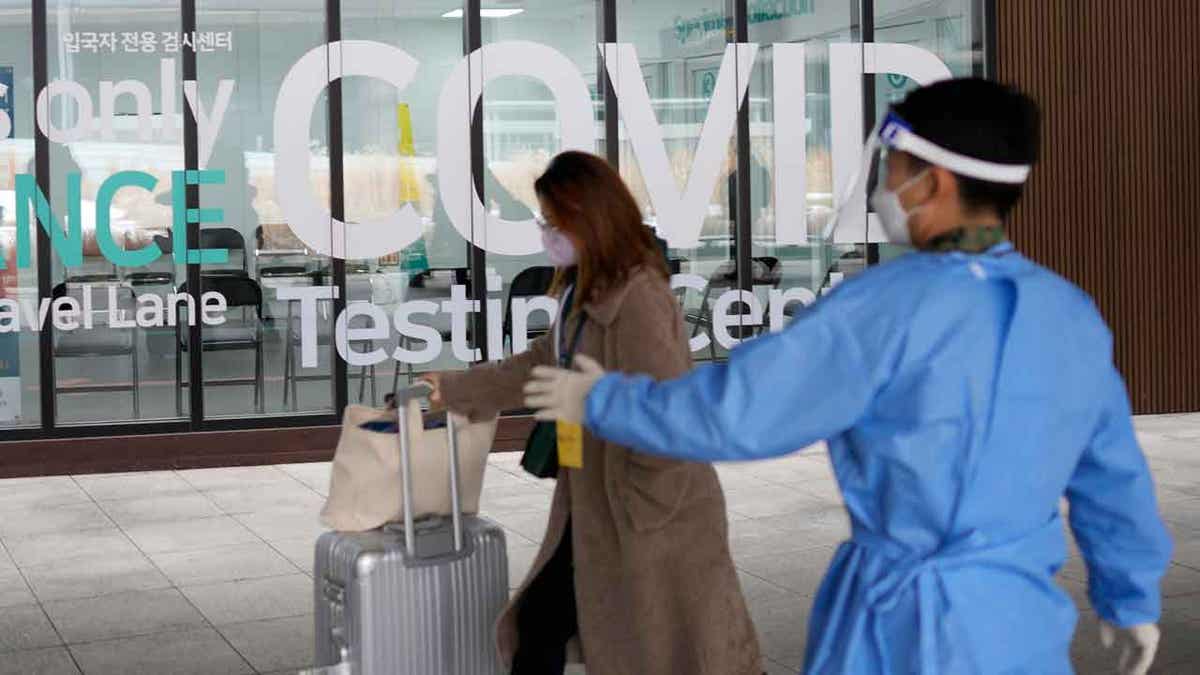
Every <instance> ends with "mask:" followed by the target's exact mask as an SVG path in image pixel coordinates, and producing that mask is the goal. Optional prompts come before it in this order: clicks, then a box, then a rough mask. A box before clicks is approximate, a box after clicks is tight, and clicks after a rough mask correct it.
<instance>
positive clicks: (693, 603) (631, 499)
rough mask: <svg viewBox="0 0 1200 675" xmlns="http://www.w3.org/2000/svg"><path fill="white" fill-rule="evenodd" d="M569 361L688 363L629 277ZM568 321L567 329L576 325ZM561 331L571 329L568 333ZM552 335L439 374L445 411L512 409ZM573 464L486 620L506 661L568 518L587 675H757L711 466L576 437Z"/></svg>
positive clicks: (648, 367) (644, 279)
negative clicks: (522, 567)
mask: <svg viewBox="0 0 1200 675" xmlns="http://www.w3.org/2000/svg"><path fill="white" fill-rule="evenodd" d="M584 309H585V310H586V312H587V323H586V324H585V326H584V329H583V334H582V336H581V338H580V343H579V349H578V352H579V353H582V354H587V355H588V356H591V357H593V358H595V359H597V360H598V361H599V362H600V363H601V364H602V365H603V366H604V367H605V369H607V370H612V371H620V372H625V373H646V374H649V375H651V376H653V377H656V378H659V379H665V378H671V377H676V376H679V375H681V374H683V373H684V372H686V371H687V370H688V369H689V368H690V366H691V357H690V354H689V352H688V347H687V338H686V333H685V330H684V326H683V321H682V318H681V315H680V311H679V306H678V304H677V302H676V300H675V298H674V296H673V295H672V294H671V290H670V288H669V286H668V285H667V283H666V281H665V280H663V279H660V278H658V277H657V276H655V275H652V274H649V273H645V272H637V273H635V274H634V275H632V277H631V278H630V280H629V281H628V282H627V283H626V284H625V286H624V287H622V288H620V289H617V290H616V291H614V292H612V293H609V294H608V295H607V296H606V297H605V298H603V300H602V301H601V302H598V303H593V304H587V305H585V306H584ZM573 328H574V325H573V324H572V325H571V326H570V329H573ZM568 335H569V332H568ZM551 340H552V338H550V337H545V338H540V339H538V340H535V341H534V342H533V343H532V345H531V347H530V349H529V351H527V352H525V353H523V354H521V355H519V356H514V357H512V358H510V359H508V360H506V361H503V362H500V363H496V364H489V365H485V366H481V367H477V368H472V369H470V370H468V371H464V372H459V373H454V374H446V375H444V376H443V378H444V379H443V380H442V384H441V391H442V397H443V399H444V400H445V402H446V404H447V405H448V407H449V408H450V409H452V410H454V411H456V412H460V413H465V414H467V415H469V416H470V417H472V418H482V417H486V416H490V415H493V414H495V413H496V412H497V411H500V410H505V409H513V408H519V407H521V405H522V398H523V397H522V392H521V390H522V387H523V386H524V384H525V381H526V380H527V379H528V374H529V371H530V369H531V368H532V367H533V366H535V365H540V364H546V365H551V364H553V363H554V360H555V359H554V345H553V343H552V341H551ZM583 457H584V459H583V468H582V469H561V470H560V471H559V474H558V481H557V486H556V488H555V491H554V498H553V501H552V503H551V508H550V519H549V523H548V524H547V528H546V535H545V537H544V539H543V541H542V546H541V550H539V551H538V554H537V558H536V560H535V561H534V563H533V567H532V569H531V570H530V573H529V576H528V577H526V579H525V581H524V582H523V583H522V585H521V589H520V590H519V591H518V593H517V595H516V596H515V598H514V599H513V602H512V603H510V604H509V606H508V608H507V609H506V610H505V611H504V613H503V614H502V615H501V617H500V620H499V622H498V624H497V646H498V648H499V650H500V654H501V657H502V658H503V660H504V662H505V663H511V662H512V656H513V654H514V652H515V650H516V646H517V641H518V635H517V622H516V618H517V617H516V614H517V612H516V608H517V606H518V603H519V602H520V598H521V596H522V594H523V593H524V591H525V589H526V588H528V586H529V583H530V582H531V581H532V580H533V579H534V578H535V577H536V575H537V574H538V573H539V572H540V571H541V569H542V568H543V567H544V566H545V564H546V563H547V562H548V561H549V560H550V557H551V555H553V553H554V551H555V549H556V548H557V547H558V544H559V542H560V541H561V539H562V535H563V531H564V529H565V527H566V522H567V519H568V517H569V518H570V519H571V522H572V529H571V532H572V542H571V543H572V547H573V548H572V552H573V556H574V563H575V594H576V601H577V606H578V612H579V627H580V628H579V631H580V636H579V637H580V642H581V645H582V648H583V656H584V661H585V662H586V664H587V671H588V675H655V674H659V673H661V674H663V675H677V674H683V673H687V674H688V675H760V673H762V672H763V670H762V661H761V657H760V655H759V646H758V638H757V637H756V635H755V631H754V625H753V623H752V622H751V620H750V615H749V612H748V611H747V608H746V602H745V600H744V598H743V597H742V592H741V588H740V586H739V583H738V579H737V574H736V572H735V570H734V566H733V561H732V558H731V556H730V553H729V544H728V537H727V529H726V528H727V526H726V513H725V496H724V494H723V493H722V492H721V486H720V484H719V483H718V481H717V475H716V472H715V471H714V470H713V468H712V467H711V466H710V465H708V464H699V463H692V462H681V461H675V460H668V459H661V458H657V457H652V456H650V455H645V454H640V453H637V452H634V451H632V450H630V449H629V448H625V447H621V446H618V445H614V444H612V443H607V442H605V441H602V440H599V439H597V438H594V437H592V436H591V435H590V434H585V438H584V451H583Z"/></svg>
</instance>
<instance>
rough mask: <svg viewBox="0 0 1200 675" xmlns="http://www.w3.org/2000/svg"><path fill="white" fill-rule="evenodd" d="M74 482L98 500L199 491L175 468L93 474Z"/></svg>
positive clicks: (138, 497)
mask: <svg viewBox="0 0 1200 675" xmlns="http://www.w3.org/2000/svg"><path fill="white" fill-rule="evenodd" d="M75 482H77V483H78V484H79V486H80V487H81V488H83V490H84V491H85V492H87V493H88V494H89V495H91V496H92V498H93V499H95V500H96V501H114V500H123V499H146V498H149V497H162V496H166V495H180V494H190V493H193V492H195V491H196V488H194V487H192V485H191V484H190V483H188V482H187V481H185V480H183V479H182V478H180V477H179V476H178V475H177V474H176V473H175V472H174V471H143V472H138V473H115V474H94V475H87V476H76V477H75Z"/></svg>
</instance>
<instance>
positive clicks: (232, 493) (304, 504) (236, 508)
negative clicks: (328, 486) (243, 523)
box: [205, 481, 325, 515]
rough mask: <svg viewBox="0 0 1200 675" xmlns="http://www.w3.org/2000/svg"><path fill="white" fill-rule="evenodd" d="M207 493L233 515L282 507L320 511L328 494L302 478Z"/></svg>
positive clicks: (220, 506)
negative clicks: (321, 493) (313, 488)
mask: <svg viewBox="0 0 1200 675" xmlns="http://www.w3.org/2000/svg"><path fill="white" fill-rule="evenodd" d="M205 495H207V496H208V498H209V499H211V500H212V501H213V503H214V504H216V505H217V507H218V508H220V509H221V510H222V511H224V512H225V513H228V514H230V515H233V514H242V513H257V512H259V511H278V510H280V509H296V510H305V509H311V510H312V511H314V512H319V511H320V510H321V507H322V506H324V505H325V498H324V497H322V496H321V495H319V494H317V493H316V492H314V491H313V490H312V488H310V487H308V486H307V485H304V484H302V483H299V482H295V481H292V482H289V483H279V484H274V483H272V484H267V485H256V486H249V487H237V488H220V489H216V490H208V491H207V492H205Z"/></svg>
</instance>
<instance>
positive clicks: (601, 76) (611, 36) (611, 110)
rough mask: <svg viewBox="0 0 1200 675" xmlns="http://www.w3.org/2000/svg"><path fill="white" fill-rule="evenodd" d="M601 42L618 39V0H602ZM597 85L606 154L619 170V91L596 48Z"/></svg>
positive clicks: (600, 4)
mask: <svg viewBox="0 0 1200 675" xmlns="http://www.w3.org/2000/svg"><path fill="white" fill-rule="evenodd" d="M598 6H599V10H600V24H599V26H598V28H599V37H600V40H599V42H600V43H602V44H607V43H610V42H616V41H617V0H600V2H599V5H598ZM596 86H597V87H599V91H601V92H603V94H604V156H605V158H607V159H608V162H609V164H612V165H613V166H614V167H616V168H617V169H618V170H619V169H620V167H621V129H620V110H619V109H618V102H617V92H616V88H615V87H613V82H612V79H611V78H609V76H608V67H607V66H605V65H604V56H603V55H602V54H601V53H600V50H599V49H597V50H596Z"/></svg>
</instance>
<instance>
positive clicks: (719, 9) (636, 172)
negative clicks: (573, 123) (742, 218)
mask: <svg viewBox="0 0 1200 675" xmlns="http://www.w3.org/2000/svg"><path fill="white" fill-rule="evenodd" d="M725 6H726V3H724V2H713V1H712V0H686V1H683V2H681V1H678V0H651V1H649V2H644V1H638V2H634V1H633V0H620V1H619V2H618V3H617V36H618V39H619V41H620V42H621V43H629V44H632V45H633V46H634V47H635V48H636V50H637V58H638V64H639V67H640V69H641V73H640V77H641V81H642V82H641V83H639V82H638V80H637V77H638V74H637V73H634V74H633V76H632V78H631V77H629V75H628V74H627V73H626V71H624V70H622V69H621V67H618V66H613V65H610V66H609V72H610V74H613V73H615V74H616V78H617V79H619V80H623V81H621V82H617V83H616V84H615V87H616V89H617V91H618V95H620V94H621V93H622V92H625V95H624V96H621V101H620V105H621V106H622V108H621V122H620V125H619V130H620V152H621V174H622V176H623V177H624V178H625V181H626V183H628V184H629V186H630V189H631V190H632V191H633V194H634V197H635V198H636V199H637V200H638V201H639V203H641V204H642V205H643V209H644V213H645V215H646V220H647V222H648V223H649V224H650V225H651V226H653V227H654V228H655V229H656V230H657V231H658V233H659V236H660V237H662V238H663V239H666V240H667V241H668V242H669V243H670V244H671V246H670V250H669V255H670V258H671V261H672V267H673V269H674V271H676V272H677V273H678V274H677V277H676V280H675V285H676V288H677V294H678V295H679V297H680V298H681V300H682V302H683V305H684V314H685V318H686V321H687V324H688V325H687V329H688V332H689V334H690V335H691V336H692V349H693V356H694V357H695V358H697V359H702V360H707V359H715V358H720V357H722V356H724V355H725V353H726V352H727V350H728V348H729V347H731V346H733V344H734V343H736V342H737V341H739V340H740V339H743V338H745V337H750V336H751V335H753V334H755V333H757V332H758V331H759V330H761V329H762V327H763V326H762V320H761V319H762V318H763V317H761V316H760V317H758V319H759V320H757V321H756V320H755V317H754V316H753V313H754V312H753V310H754V309H755V308H753V307H746V306H744V305H743V304H742V303H740V302H737V301H736V300H737V296H736V291H737V269H736V260H737V256H736V253H737V252H736V249H735V242H736V237H735V231H734V219H735V216H736V213H737V201H736V199H737V193H738V190H737V179H736V175H735V173H734V170H735V168H736V147H737V146H736V122H735V120H736V101H737V98H738V97H737V96H736V95H734V96H730V97H729V98H727V99H726V105H727V108H726V109H724V110H717V109H715V108H714V104H713V95H714V92H715V91H716V89H717V85H718V83H719V82H720V81H721V79H722V78H726V80H727V81H728V82H729V83H730V84H731V85H732V86H733V87H734V88H735V90H737V89H741V90H743V91H744V88H745V87H746V85H747V82H738V79H739V78H738V74H737V71H738V69H737V65H736V64H737V60H738V59H745V58H747V55H746V54H745V53H738V54H737V55H736V57H735V58H731V59H729V60H728V62H727V63H725V65H724V67H723V65H722V64H723V61H724V55H725V54H726V53H727V50H726V36H727V34H732V33H731V30H732V25H733V23H732V22H733V17H732V16H730V15H727V14H726V9H725ZM610 58H611V57H610ZM620 65H621V66H623V65H625V64H620ZM723 71H725V72H723ZM643 83H644V87H645V92H646V95H647V96H648V98H649V105H650V107H651V109H652V111H653V118H654V120H655V121H656V122H657V123H658V125H659V126H660V127H661V130H662V134H661V137H662V145H663V146H665V147H664V148H663V149H665V152H666V159H665V163H664V162H661V161H653V160H652V159H651V157H644V156H641V152H645V153H655V154H660V153H661V152H662V150H661V149H657V148H656V147H655V145H656V144H657V143H658V141H657V138H656V137H655V136H654V135H653V133H652V132H653V130H652V129H643V128H637V129H633V128H631V126H630V124H629V121H628V120H629V119H630V115H631V114H636V113H635V112H634V111H632V110H626V108H628V107H632V106H636V105H638V103H637V101H636V98H631V95H632V96H633V97H636V96H637V94H636V93H635V92H636V88H637V87H639V86H640V85H641V84H643ZM631 88H632V89H633V91H629V89H631ZM702 129H703V130H704V132H705V133H706V134H711V138H710V139H708V140H707V142H708V143H710V144H714V145H716V146H718V149H716V151H715V152H714V153H713V154H711V155H710V156H708V157H706V158H703V160H702V161H697V158H698V152H699V151H700V150H701V130H702ZM643 138H644V139H645V140H642V139H643ZM639 146H640V147H641V152H639ZM660 158H661V155H660ZM648 166H649V167H654V168H653V170H654V171H655V172H656V173H657V174H663V175H655V176H647V175H646V171H647V168H646V167H648ZM652 185H653V186H658V187H657V190H658V192H657V193H655V192H653V191H652V190H651V186H652ZM693 185H694V186H695V187H693ZM685 189H687V190H689V191H690V192H689V193H688V195H689V196H688V197H687V198H686V199H685V200H684V202H685V203H695V202H696V201H697V200H702V201H704V206H703V208H702V209H701V210H700V211H699V212H697V213H693V214H689V215H687V216H683V217H681V216H680V215H678V213H677V212H675V210H673V209H671V208H670V207H669V206H667V204H666V202H669V201H671V200H678V199H679V198H680V196H681V195H682V194H683V193H684V190H685ZM667 218H671V219H673V220H674V222H666V219H667ZM757 267H758V269H759V271H760V273H759V274H756V275H755V280H756V283H757V282H767V280H768V277H769V275H770V274H771V273H772V272H771V271H770V270H768V269H767V266H765V265H762V264H760V265H758V266H757ZM678 275H683V276H678ZM731 292H732V293H734V294H735V295H727V294H728V293H731Z"/></svg>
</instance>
